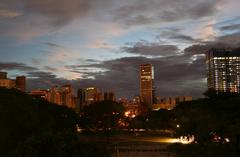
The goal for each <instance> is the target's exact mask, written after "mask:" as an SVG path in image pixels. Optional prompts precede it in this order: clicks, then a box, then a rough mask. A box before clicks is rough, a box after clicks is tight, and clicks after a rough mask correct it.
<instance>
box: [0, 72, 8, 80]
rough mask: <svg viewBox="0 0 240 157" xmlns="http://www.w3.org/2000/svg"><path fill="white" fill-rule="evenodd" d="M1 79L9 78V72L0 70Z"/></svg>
mask: <svg viewBox="0 0 240 157" xmlns="http://www.w3.org/2000/svg"><path fill="white" fill-rule="evenodd" d="M0 79H7V72H1V71H0Z"/></svg>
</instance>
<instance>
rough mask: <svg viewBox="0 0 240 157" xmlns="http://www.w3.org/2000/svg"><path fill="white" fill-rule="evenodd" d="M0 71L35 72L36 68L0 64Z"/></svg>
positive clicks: (21, 64)
mask: <svg viewBox="0 0 240 157" xmlns="http://www.w3.org/2000/svg"><path fill="white" fill-rule="evenodd" d="M0 70H19V71H34V70H37V68H35V67H31V66H28V65H26V64H24V63H16V62H0Z"/></svg>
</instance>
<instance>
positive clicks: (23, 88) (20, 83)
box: [16, 76, 26, 92]
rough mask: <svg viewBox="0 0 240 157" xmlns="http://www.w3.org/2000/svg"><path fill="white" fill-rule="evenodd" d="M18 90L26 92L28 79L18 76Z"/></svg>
mask: <svg viewBox="0 0 240 157" xmlns="http://www.w3.org/2000/svg"><path fill="white" fill-rule="evenodd" d="M16 88H17V89H18V90H20V91H22V92H25V91H26V77H25V76H17V77H16Z"/></svg>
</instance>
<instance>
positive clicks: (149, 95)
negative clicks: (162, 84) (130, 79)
mask: <svg viewBox="0 0 240 157" xmlns="http://www.w3.org/2000/svg"><path fill="white" fill-rule="evenodd" d="M153 79H154V68H153V66H152V64H142V65H141V66H140V96H141V99H142V102H143V104H144V107H145V109H148V108H151V105H152V104H153Z"/></svg>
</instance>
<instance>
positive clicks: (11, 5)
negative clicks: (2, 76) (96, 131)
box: [0, 0, 240, 98]
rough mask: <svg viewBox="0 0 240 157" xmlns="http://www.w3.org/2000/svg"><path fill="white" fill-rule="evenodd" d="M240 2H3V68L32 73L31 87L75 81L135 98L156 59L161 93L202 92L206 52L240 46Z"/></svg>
mask: <svg viewBox="0 0 240 157" xmlns="http://www.w3.org/2000/svg"><path fill="white" fill-rule="evenodd" d="M66 2H67V3H66ZM239 6H240V2H239V1H238V0H210V1H209V0H201V1H195V0H185V1H183V0H181V1H177V2H175V1H166V0H150V1H147V2H144V1H141V0H133V1H131V2H129V1H121V2H120V1H115V0H113V1H109V0H103V1H101V2H99V1H97V0H91V1H83V0H70V1H69V0H68V1H67V0H58V1H57V0H52V1H50V0H43V1H36V0H33V1H21V0H20V1H15V0H14V1H11V2H9V1H7V0H3V1H1V3H0V28H1V29H0V32H1V37H0V71H7V72H8V73H9V77H11V78H15V77H16V76H19V75H25V76H26V77H27V78H28V80H27V90H32V89H34V88H41V89H46V88H49V87H52V86H54V85H64V84H71V85H72V86H73V87H75V88H76V89H77V88H86V87H91V86H96V87H98V88H101V89H103V90H105V91H109V90H113V91H115V93H116V95H117V96H118V97H134V96H135V95H138V94H139V92H138V91H139V88H140V87H139V77H136V76H139V74H138V73H139V66H140V65H141V64H147V63H149V64H152V65H153V66H154V67H155V89H156V93H157V94H158V95H163V96H175V95H192V96H193V97H194V98H198V97H201V96H202V93H203V92H204V91H206V90H207V80H206V77H207V76H206V73H205V72H206V65H205V53H206V52H207V50H208V49H209V48H212V47H236V46H239V44H240V16H239V14H240V12H239ZM76 89H75V90H76Z"/></svg>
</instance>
